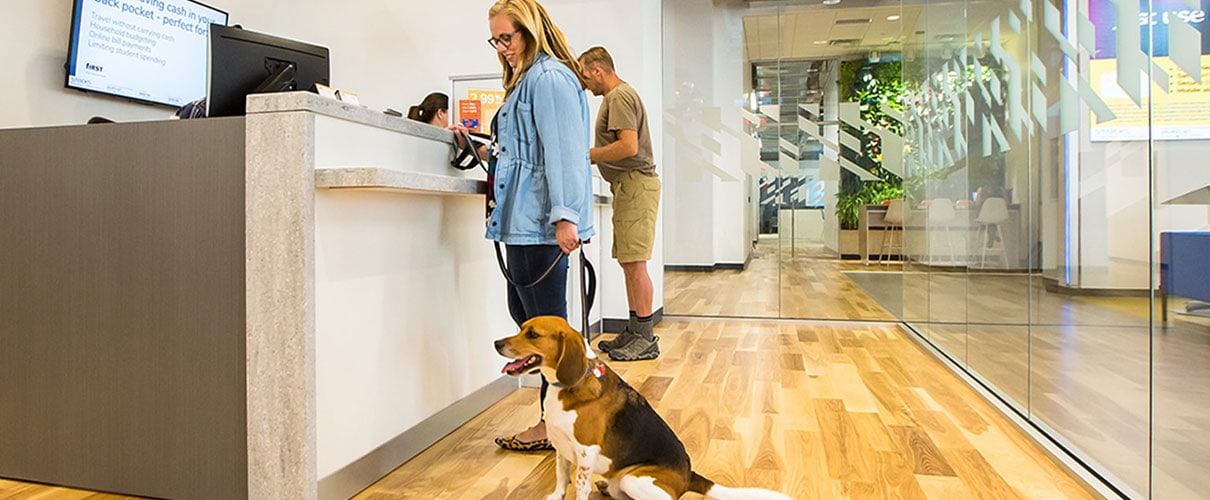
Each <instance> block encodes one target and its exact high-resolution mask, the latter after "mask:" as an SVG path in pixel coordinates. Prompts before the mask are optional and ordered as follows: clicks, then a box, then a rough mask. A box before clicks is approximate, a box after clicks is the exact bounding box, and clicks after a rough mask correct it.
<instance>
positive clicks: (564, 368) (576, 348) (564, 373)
mask: <svg viewBox="0 0 1210 500" xmlns="http://www.w3.org/2000/svg"><path fill="white" fill-rule="evenodd" d="M559 343H560V344H561V347H560V348H559V364H558V365H557V369H556V370H555V377H557V378H558V379H559V383H560V384H563V385H565V386H572V385H576V383H578V382H579V381H580V378H582V377H583V376H584V373H586V372H587V371H588V355H587V351H585V350H584V339H583V338H581V337H580V334H578V333H576V331H575V330H573V329H572V328H571V326H570V325H568V327H567V328H566V329H565V330H563V331H562V332H559Z"/></svg>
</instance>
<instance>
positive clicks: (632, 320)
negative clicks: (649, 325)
mask: <svg viewBox="0 0 1210 500" xmlns="http://www.w3.org/2000/svg"><path fill="white" fill-rule="evenodd" d="M638 322H639V315H638V313H636V312H634V311H630V320H629V322H628V323H626V328H628V329H630V331H632V332H633V331H634V329H635V328H638V326H636V324H637V323H638Z"/></svg>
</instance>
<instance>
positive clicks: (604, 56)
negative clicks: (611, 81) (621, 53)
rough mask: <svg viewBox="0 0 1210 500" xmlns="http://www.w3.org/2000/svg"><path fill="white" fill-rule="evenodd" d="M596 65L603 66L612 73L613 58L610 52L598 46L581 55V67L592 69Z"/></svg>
mask: <svg viewBox="0 0 1210 500" xmlns="http://www.w3.org/2000/svg"><path fill="white" fill-rule="evenodd" d="M594 64H596V65H599V66H601V67H602V68H604V69H606V70H608V71H609V72H610V73H612V72H613V71H614V69H613V58H612V57H610V56H609V51H607V50H605V47H601V46H599V45H598V46H596V47H593V48H591V49H588V50H586V51H584V53H583V54H580V65H581V66H585V67H587V68H591V67H592V66H593V65H594Z"/></svg>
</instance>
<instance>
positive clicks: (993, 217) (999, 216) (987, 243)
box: [975, 198, 1008, 267]
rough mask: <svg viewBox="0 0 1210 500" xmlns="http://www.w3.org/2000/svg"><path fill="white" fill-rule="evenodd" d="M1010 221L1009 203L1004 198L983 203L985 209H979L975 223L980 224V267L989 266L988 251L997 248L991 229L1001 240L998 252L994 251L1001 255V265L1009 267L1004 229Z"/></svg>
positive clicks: (989, 199)
mask: <svg viewBox="0 0 1210 500" xmlns="http://www.w3.org/2000/svg"><path fill="white" fill-rule="evenodd" d="M1007 220H1008V203H1007V202H1005V201H1004V198H988V199H986V200H984V201H983V208H980V209H979V215H978V216H976V217H975V223H977V224H979V231H978V232H977V233H976V235H977V236H976V237H975V241H976V242H977V243H976V244H978V245H979V246H980V249H979V267H985V266H986V264H987V249H988V248H993V247H994V246H995V241H994V240H992V234H991V228H992V227H993V226H994V227H995V228H996V236H995V237H996V238H998V239H999V240H1000V246H999V247H998V250H993V252H994V253H999V255H1000V263H1001V264H1002V265H1004V267H1008V253H1007V252H1006V251H1005V248H1004V229H1003V228H1002V226H1003V224H1004V222H1005V221H1007Z"/></svg>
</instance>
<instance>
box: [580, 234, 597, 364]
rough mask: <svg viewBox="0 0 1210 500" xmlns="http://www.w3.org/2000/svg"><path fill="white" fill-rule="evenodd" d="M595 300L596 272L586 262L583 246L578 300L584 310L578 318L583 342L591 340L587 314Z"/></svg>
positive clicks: (586, 257) (581, 249)
mask: <svg viewBox="0 0 1210 500" xmlns="http://www.w3.org/2000/svg"><path fill="white" fill-rule="evenodd" d="M596 298H597V270H596V269H595V268H593V267H592V262H589V261H588V255H586V254H585V253H584V245H582V244H581V245H580V300H581V302H580V303H581V304H584V310H583V311H581V315H580V318H581V320H582V322H581V327H582V328H583V329H582V330H580V332H581V333H583V334H584V342H589V341H591V340H592V334H591V333H590V332H589V331H588V313H589V312H590V311H592V303H593V302H595V301H596Z"/></svg>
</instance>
